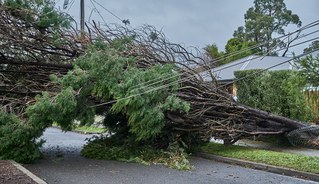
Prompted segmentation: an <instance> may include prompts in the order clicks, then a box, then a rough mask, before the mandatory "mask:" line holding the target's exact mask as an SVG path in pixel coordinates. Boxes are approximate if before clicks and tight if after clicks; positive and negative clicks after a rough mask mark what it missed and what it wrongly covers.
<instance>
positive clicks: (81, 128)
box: [73, 126, 106, 134]
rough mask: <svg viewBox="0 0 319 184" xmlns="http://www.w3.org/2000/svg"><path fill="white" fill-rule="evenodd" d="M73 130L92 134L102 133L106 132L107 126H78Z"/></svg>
mask: <svg viewBox="0 0 319 184" xmlns="http://www.w3.org/2000/svg"><path fill="white" fill-rule="evenodd" d="M73 130H74V131H77V132H82V133H90V134H100V133H104V132H106V129H105V128H99V127H94V126H77V127H75V128H74V129H73Z"/></svg>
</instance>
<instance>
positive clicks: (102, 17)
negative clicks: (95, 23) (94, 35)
mask: <svg viewBox="0 0 319 184" xmlns="http://www.w3.org/2000/svg"><path fill="white" fill-rule="evenodd" d="M90 1H91V4H92V5H93V7H94V9H93V10H95V11H96V12H97V13H98V14H99V16H100V18H101V19H102V20H103V22H104V24H107V23H106V21H105V19H104V17H103V16H102V14H101V13H100V11H99V10H98V9H97V8H96V6H95V4H94V2H95V1H94V2H93V1H92V0H90ZM93 10H92V11H93ZM91 14H92V12H91ZM90 18H91V15H90Z"/></svg>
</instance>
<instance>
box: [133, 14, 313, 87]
mask: <svg viewBox="0 0 319 184" xmlns="http://www.w3.org/2000/svg"><path fill="white" fill-rule="evenodd" d="M316 22H319V20H317V21H314V22H313V23H310V24H308V25H306V26H304V27H303V28H300V29H298V30H296V31H294V32H292V33H290V34H287V35H284V36H280V37H278V38H275V39H272V40H277V39H280V38H283V37H286V38H287V37H288V36H290V35H292V34H294V33H298V32H300V31H303V30H306V29H309V28H311V27H314V26H317V25H319V23H317V24H314V23H316ZM312 24H314V25H312ZM316 32H318V30H316V31H313V32H312V33H308V34H306V35H302V36H300V37H299V38H297V39H295V40H298V39H301V38H304V37H306V36H309V35H311V34H314V33H316ZM286 38H285V39H286ZM272 40H270V41H268V43H269V42H271V41H272ZM263 44H264V43H263ZM293 46H296V45H293ZM293 46H290V47H289V48H291V47H293ZM284 49H287V48H282V49H279V50H277V51H275V52H278V51H281V50H284ZM271 51H272V50H270V51H269V52H271ZM230 55H232V53H231V54H230ZM261 57H264V56H257V57H255V58H251V59H249V60H244V61H242V62H239V63H236V64H233V65H228V66H226V67H224V68H220V69H218V70H217V71H221V70H224V69H227V68H230V67H233V66H236V65H239V64H242V63H244V62H247V61H250V60H253V59H257V58H261ZM222 59H223V58H222ZM212 69H213V68H211V67H208V69H206V70H204V71H201V73H204V72H207V71H210V70H212ZM214 72H216V71H214ZM183 74H186V72H182V73H178V74H176V75H173V76H172V75H167V76H164V77H165V78H164V77H160V78H157V79H153V80H152V81H154V80H155V82H153V83H150V84H147V83H148V82H146V83H144V84H139V85H136V86H133V87H138V86H142V85H145V84H147V85H146V86H142V87H140V88H136V90H138V89H142V88H146V87H150V86H152V85H155V84H158V83H161V82H164V81H165V80H169V79H172V78H175V77H179V76H181V75H183ZM160 79H161V80H160ZM159 80H160V81H159Z"/></svg>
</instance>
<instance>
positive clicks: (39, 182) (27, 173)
mask: <svg viewBox="0 0 319 184" xmlns="http://www.w3.org/2000/svg"><path fill="white" fill-rule="evenodd" d="M9 162H10V163H11V164H12V165H13V166H15V167H16V168H17V169H19V170H20V171H21V172H23V173H24V174H26V175H27V176H29V177H30V178H31V179H32V180H33V181H35V182H36V183H38V184H47V182H45V181H43V180H42V179H41V178H39V177H37V176H36V175H34V174H33V173H31V172H30V171H29V170H28V169H26V168H25V167H23V166H22V165H20V164H18V163H17V162H15V161H13V160H9Z"/></svg>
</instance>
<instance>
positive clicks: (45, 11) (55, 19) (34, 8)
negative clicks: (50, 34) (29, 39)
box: [3, 0, 70, 29]
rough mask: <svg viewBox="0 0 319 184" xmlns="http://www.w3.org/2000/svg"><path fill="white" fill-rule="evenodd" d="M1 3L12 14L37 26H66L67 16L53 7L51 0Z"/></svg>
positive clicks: (11, 0)
mask: <svg viewBox="0 0 319 184" xmlns="http://www.w3.org/2000/svg"><path fill="white" fill-rule="evenodd" d="M3 5H4V6H5V7H7V8H10V9H11V10H12V15H13V16H16V17H17V18H19V19H22V20H24V21H27V22H30V23H32V24H33V23H35V24H36V25H37V26H38V27H39V28H41V29H43V28H48V27H60V26H61V27H68V26H69V25H70V21H69V19H68V16H66V15H65V14H63V13H61V12H59V11H57V10H56V9H55V7H54V6H55V3H54V1H52V0H28V1H22V0H5V1H4V3H3Z"/></svg>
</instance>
